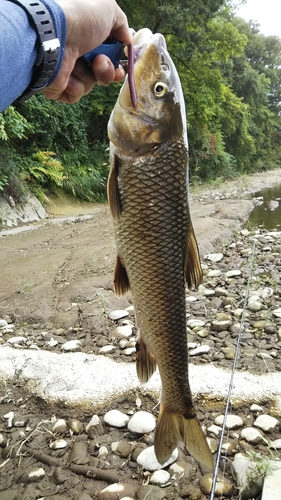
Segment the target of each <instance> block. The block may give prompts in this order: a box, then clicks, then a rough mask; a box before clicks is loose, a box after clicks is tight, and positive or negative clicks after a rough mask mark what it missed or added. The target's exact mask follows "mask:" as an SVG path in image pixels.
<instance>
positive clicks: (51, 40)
mask: <svg viewBox="0 0 281 500" xmlns="http://www.w3.org/2000/svg"><path fill="white" fill-rule="evenodd" d="M9 1H10V2H13V3H15V4H17V5H19V6H20V7H22V8H23V9H24V10H25V12H26V14H27V16H28V19H29V22H30V24H31V26H32V27H33V29H34V30H35V32H36V33H37V42H36V48H37V58H36V61H35V64H34V68H33V74H32V78H31V82H30V84H29V86H28V87H27V88H26V89H25V91H24V92H23V93H22V94H21V96H20V97H19V98H18V99H17V102H23V101H26V100H27V99H29V98H30V97H31V96H32V95H34V94H36V93H37V92H40V90H42V89H43V88H44V87H46V86H47V85H48V82H49V81H50V79H51V77H52V76H53V74H54V72H55V71H56V67H57V64H58V59H59V48H60V41H59V39H58V38H57V34H56V30H55V26H54V22H53V19H52V16H51V14H50V12H49V10H48V9H47V7H46V6H45V5H44V4H43V3H42V2H41V1H40V0H9Z"/></svg>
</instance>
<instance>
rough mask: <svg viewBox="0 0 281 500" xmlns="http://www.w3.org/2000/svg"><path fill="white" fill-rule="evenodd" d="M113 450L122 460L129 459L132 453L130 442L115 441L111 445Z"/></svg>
mask: <svg viewBox="0 0 281 500" xmlns="http://www.w3.org/2000/svg"><path fill="white" fill-rule="evenodd" d="M111 450H112V451H113V453H115V455H118V456H119V457H121V458H128V456H129V455H130V454H131V451H132V445H131V444H130V443H129V442H128V441H125V440H123V441H114V442H113V443H111Z"/></svg>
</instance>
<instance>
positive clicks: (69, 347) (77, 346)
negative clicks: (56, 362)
mask: <svg viewBox="0 0 281 500" xmlns="http://www.w3.org/2000/svg"><path fill="white" fill-rule="evenodd" d="M61 349H62V351H66V352H79V351H82V348H81V340H78V339H75V340H68V341H67V342H65V343H64V344H63V345H62V346H61Z"/></svg>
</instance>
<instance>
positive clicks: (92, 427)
mask: <svg viewBox="0 0 281 500" xmlns="http://www.w3.org/2000/svg"><path fill="white" fill-rule="evenodd" d="M86 432H87V434H88V436H89V438H90V439H94V438H95V437H96V436H102V435H103V434H104V428H103V425H102V423H101V420H100V418H99V416H98V415H93V416H92V418H91V420H90V422H89V423H88V424H87V425H86Z"/></svg>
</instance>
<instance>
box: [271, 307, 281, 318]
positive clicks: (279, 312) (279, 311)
mask: <svg viewBox="0 0 281 500" xmlns="http://www.w3.org/2000/svg"><path fill="white" fill-rule="evenodd" d="M272 314H273V316H275V317H276V318H281V307H279V308H278V309H274V311H272Z"/></svg>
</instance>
